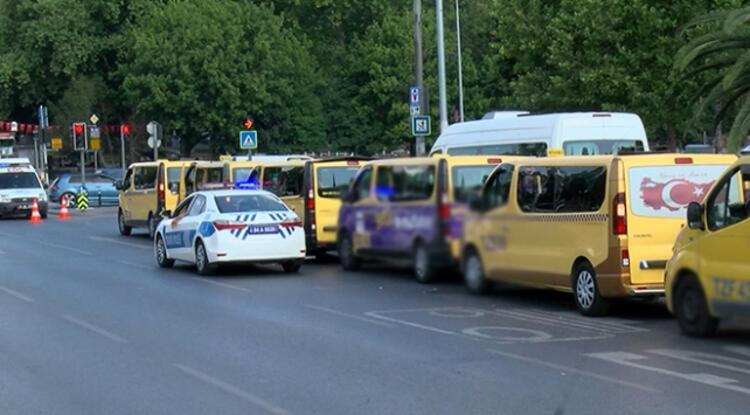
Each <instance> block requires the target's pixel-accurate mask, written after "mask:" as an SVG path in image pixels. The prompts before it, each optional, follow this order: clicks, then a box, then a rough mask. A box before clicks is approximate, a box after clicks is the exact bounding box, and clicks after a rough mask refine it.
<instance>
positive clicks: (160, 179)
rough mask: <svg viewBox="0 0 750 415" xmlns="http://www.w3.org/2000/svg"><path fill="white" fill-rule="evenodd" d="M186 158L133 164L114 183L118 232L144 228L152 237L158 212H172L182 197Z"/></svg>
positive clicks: (123, 232) (187, 162)
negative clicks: (122, 176) (116, 191)
mask: <svg viewBox="0 0 750 415" xmlns="http://www.w3.org/2000/svg"><path fill="white" fill-rule="evenodd" d="M190 164H191V162H190V161H170V160H159V161H153V162H143V163H133V164H131V165H130V167H128V171H127V172H126V173H125V177H124V178H123V179H122V180H119V181H117V182H115V187H116V188H117V190H118V191H119V198H118V205H119V206H118V210H117V225H118V229H119V231H120V234H121V235H130V233H131V232H132V229H133V228H146V229H148V231H149V235H150V236H152V237H153V235H154V232H155V230H156V226H157V225H158V224H159V221H160V220H161V216H160V214H161V213H162V212H170V211H172V210H173V209H174V208H175V207H176V206H177V204H178V203H179V202H180V201H181V200H182V199H183V198H184V197H185V191H186V189H185V181H184V177H185V171H186V170H187V169H188V167H189V166H190Z"/></svg>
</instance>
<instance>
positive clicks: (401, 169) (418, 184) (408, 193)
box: [375, 165, 435, 202]
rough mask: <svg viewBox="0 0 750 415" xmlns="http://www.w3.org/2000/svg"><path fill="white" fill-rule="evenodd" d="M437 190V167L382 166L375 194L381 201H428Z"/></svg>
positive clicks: (377, 177)
mask: <svg viewBox="0 0 750 415" xmlns="http://www.w3.org/2000/svg"><path fill="white" fill-rule="evenodd" d="M434 188H435V166H433V165H429V166H380V167H378V173H377V176H376V186H375V194H376V196H377V197H378V199H379V200H388V201H392V202H411V201H420V200H427V199H430V198H431V197H432V193H433V190H434Z"/></svg>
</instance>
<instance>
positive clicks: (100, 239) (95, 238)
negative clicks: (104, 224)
mask: <svg viewBox="0 0 750 415" xmlns="http://www.w3.org/2000/svg"><path fill="white" fill-rule="evenodd" d="M89 239H91V240H92V241H98V242H109V243H113V244H117V245H123V246H129V247H132V248H139V249H147V250H149V251H150V250H151V249H153V248H152V247H151V245H141V244H138V243H135V242H126V241H120V240H118V239H115V238H106V237H103V236H89Z"/></svg>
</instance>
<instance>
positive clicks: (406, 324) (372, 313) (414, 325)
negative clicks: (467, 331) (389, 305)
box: [365, 311, 468, 337]
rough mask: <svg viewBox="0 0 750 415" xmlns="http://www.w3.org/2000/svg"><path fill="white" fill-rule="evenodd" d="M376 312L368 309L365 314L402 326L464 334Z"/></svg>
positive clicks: (451, 334) (434, 331) (458, 334)
mask: <svg viewBox="0 0 750 415" xmlns="http://www.w3.org/2000/svg"><path fill="white" fill-rule="evenodd" d="M386 312H388V311H386ZM378 313H379V312H378V311H368V312H366V313H365V315H367V316H370V317H372V318H375V319H378V320H385V321H390V322H392V323H397V324H403V325H404V326H409V327H414V328H417V329H422V330H427V331H431V332H433V333H440V334H447V335H449V336H465V335H464V334H461V333H456V332H454V331H448V330H443V329H439V328H437V327H431V326H425V325H424V324H419V323H413V322H411V321H408V320H401V319H398V318H393V317H386V316H384V315H381V314H378ZM467 337H468V336H467Z"/></svg>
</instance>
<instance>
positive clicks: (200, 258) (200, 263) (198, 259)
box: [195, 245, 206, 270]
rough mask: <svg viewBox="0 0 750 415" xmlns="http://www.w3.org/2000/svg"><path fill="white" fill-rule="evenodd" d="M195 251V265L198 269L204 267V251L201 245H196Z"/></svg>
mask: <svg viewBox="0 0 750 415" xmlns="http://www.w3.org/2000/svg"><path fill="white" fill-rule="evenodd" d="M197 251H198V252H197V253H196V256H195V265H196V266H197V267H198V269H199V270H203V269H204V268H205V267H206V251H205V249H204V248H203V245H198V249H197Z"/></svg>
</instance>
